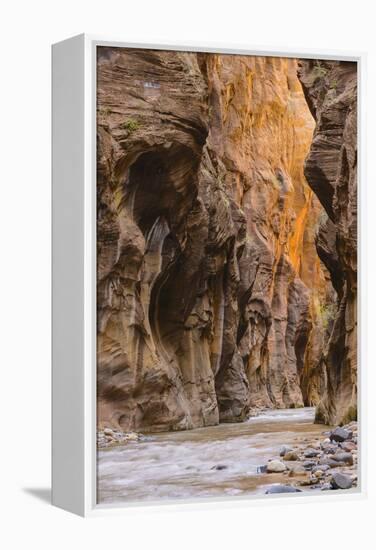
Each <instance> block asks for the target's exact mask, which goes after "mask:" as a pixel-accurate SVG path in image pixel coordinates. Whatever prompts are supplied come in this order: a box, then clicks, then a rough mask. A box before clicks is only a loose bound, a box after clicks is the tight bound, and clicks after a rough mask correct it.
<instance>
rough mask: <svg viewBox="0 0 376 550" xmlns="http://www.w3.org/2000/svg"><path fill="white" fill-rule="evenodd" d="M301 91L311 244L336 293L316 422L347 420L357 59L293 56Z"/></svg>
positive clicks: (353, 353) (353, 394) (352, 349)
mask: <svg viewBox="0 0 376 550" xmlns="http://www.w3.org/2000/svg"><path fill="white" fill-rule="evenodd" d="M299 76H300V80H301V82H302V85H303V90H304V93H305V96H306V99H307V103H308V105H309V106H310V109H311V112H312V114H313V116H314V117H315V119H316V129H315V133H314V137H313V141H312V145H311V149H310V153H309V156H308V157H307V160H306V165H305V175H306V178H307V180H308V183H309V185H310V187H311V188H312V190H313V191H314V192H315V194H316V195H317V197H318V198H319V200H320V202H321V204H322V205H323V206H324V208H325V211H326V214H327V218H326V219H325V220H324V223H323V224H321V225H320V228H319V231H318V236H317V250H318V254H319V255H320V257H321V259H322V261H323V262H324V263H325V265H326V267H327V268H328V271H329V273H330V276H331V280H332V283H333V287H334V288H335V290H336V292H337V303H336V307H335V314H334V318H333V320H332V326H331V327H330V339H329V343H328V346H327V348H326V350H325V352H324V353H323V355H322V364H323V365H324V368H325V373H326V377H327V380H328V383H327V384H326V393H325V396H324V397H323V399H322V400H321V402H320V404H319V406H318V408H317V413H316V419H317V421H318V422H325V423H329V424H340V423H346V422H348V421H349V420H354V419H356V414H357V340H356V325H357V317H356V313H357V305H356V304H357V73H356V63H352V62H343V61H313V60H304V61H301V62H300V71H299Z"/></svg>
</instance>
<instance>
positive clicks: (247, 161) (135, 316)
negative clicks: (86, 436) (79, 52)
mask: <svg viewBox="0 0 376 550" xmlns="http://www.w3.org/2000/svg"><path fill="white" fill-rule="evenodd" d="M97 75H98V119H97V120H98V157H97V160H98V163H97V167H98V168H97V176H98V177H97V182H98V225H97V234H98V341H97V347H98V423H99V426H100V427H103V426H113V427H120V428H121V429H123V430H130V429H132V430H142V431H158V430H170V429H188V428H192V427H198V426H208V425H214V424H217V423H218V422H220V421H227V422H234V421H240V420H243V419H244V418H246V416H247V414H248V413H249V411H250V410H251V409H252V408H254V407H299V406H303V404H305V405H316V404H317V403H318V402H319V400H320V392H321V389H322V386H323V384H325V376H326V374H325V372H324V366H323V364H322V361H321V357H322V353H323V349H324V347H325V344H326V342H327V340H328V337H329V335H328V332H329V330H330V327H331V323H332V316H331V315H329V313H330V312H329V306H330V305H331V304H332V303H333V301H335V291H334V290H333V287H332V284H331V281H330V277H329V273H328V271H327V269H326V267H325V266H324V264H323V263H322V262H321V261H320V258H319V256H318V254H317V250H316V244H315V239H316V233H317V228H318V226H319V225H320V223H321V221H322V219H323V217H325V215H326V214H325V212H324V209H323V207H322V206H321V204H320V202H319V200H318V198H317V196H316V195H315V194H314V192H313V190H312V189H311V188H310V186H309V185H308V183H307V181H306V179H305V176H304V162H305V159H306V157H307V156H308V154H309V152H310V147H311V143H312V136H313V133H314V129H315V121H314V118H313V117H312V114H311V112H310V109H309V106H308V104H307V100H306V98H305V95H304V93H303V90H302V86H301V83H300V81H299V78H298V62H297V60H295V59H286V58H271V57H269V58H268V57H252V56H237V55H223V54H204V53H199V54H196V53H182V52H164V51H152V50H131V49H121V48H99V58H98V65H97ZM323 312H325V315H323ZM328 312H329V313H328Z"/></svg>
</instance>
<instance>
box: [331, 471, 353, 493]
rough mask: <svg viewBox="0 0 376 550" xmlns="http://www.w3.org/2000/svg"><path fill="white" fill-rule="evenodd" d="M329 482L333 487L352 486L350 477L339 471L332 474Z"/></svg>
mask: <svg viewBox="0 0 376 550" xmlns="http://www.w3.org/2000/svg"><path fill="white" fill-rule="evenodd" d="M330 484H331V486H332V487H333V489H350V487H352V478H351V477H350V476H348V475H346V474H343V473H341V472H335V473H334V474H333V475H332V479H331V480H330Z"/></svg>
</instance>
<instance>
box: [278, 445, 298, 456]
mask: <svg viewBox="0 0 376 550" xmlns="http://www.w3.org/2000/svg"><path fill="white" fill-rule="evenodd" d="M293 450H294V449H293V448H292V447H289V446H288V445H282V447H281V449H280V451H279V456H285V455H286V454H287V453H290V452H291V451H293Z"/></svg>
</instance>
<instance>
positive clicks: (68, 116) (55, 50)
mask: <svg viewBox="0 0 376 550" xmlns="http://www.w3.org/2000/svg"><path fill="white" fill-rule="evenodd" d="M97 46H116V47H124V48H145V49H163V50H180V51H194V52H197V51H203V52H219V53H233V54H247V55H258V56H260V55H263V56H282V57H299V58H315V59H338V60H346V61H354V62H356V63H357V65H358V97H359V102H358V151H359V152H360V158H359V165H358V166H359V168H358V176H359V179H358V181H359V185H358V199H359V200H358V205H359V206H358V212H359V216H358V229H359V233H358V252H359V256H358V265H359V275H358V278H359V288H360V292H359V296H360V297H359V302H358V303H359V305H358V314H359V316H358V318H359V324H358V358H359V365H360V368H359V374H358V376H359V388H360V391H359V396H358V400H359V407H358V410H359V411H360V413H359V417H360V418H359V420H360V476H359V483H358V487H357V489H356V490H351V491H344V492H338V491H334V492H330V494H329V493H324V494H322V493H321V494H320V493H318V494H316V493H313V494H312V495H309V496H307V495H306V494H301V495H300V494H298V495H296V496H295V495H293V496H292V495H272V496H271V497H269V498H268V499H267V500H265V498H263V499H261V500H260V498H257V497H256V498H255V497H252V498H250V497H231V502H232V503H234V504H242V505H244V503H247V504H248V505H250V504H251V505H255V504H257V505H260V504H262V505H268V506H269V505H270V504H271V501H273V502H283V501H284V500H285V499H286V498H288V499H290V500H291V499H293V500H294V501H297V499H299V501H300V500H301V499H303V500H311V499H315V500H316V499H321V500H325V501H328V499H330V500H338V499H348V498H353V499H354V498H363V497H364V496H365V495H366V487H367V483H366V448H365V444H366V437H365V436H364V430H365V425H366V395H365V387H366V370H367V364H366V341H365V330H364V323H365V318H366V311H365V309H366V302H365V296H366V292H367V290H366V263H365V262H366V258H365V250H366V246H365V241H366V228H365V224H366V220H365V202H366V183H365V153H364V151H365V148H364V139H365V108H364V106H365V70H366V69H365V67H366V56H365V54H364V53H359V52H355V53H343V52H337V51H321V50H315V51H313V50H309V51H307V50H305V51H296V50H293V49H285V48H283V49H281V50H280V51H277V50H275V49H273V50H272V49H270V50H268V49H265V47H263V48H257V47H255V46H244V47H241V48H240V47H232V46H231V45H228V44H205V43H200V44H193V43H184V44H183V43H174V44H135V43H127V42H124V41H122V40H119V41H117V40H113V39H111V38H103V37H95V36H90V35H85V34H81V35H79V36H76V37H73V38H69V39H68V40H65V41H63V42H59V43H57V44H54V45H53V47H52V100H53V104H52V189H53V193H52V234H53V236H52V239H53V253H52V275H53V283H52V299H53V311H52V374H53V376H52V502H53V504H54V505H55V506H58V507H60V508H63V509H65V510H68V511H70V512H73V513H75V514H79V515H81V516H92V515H98V514H108V513H113V512H114V511H115V509H119V508H124V507H125V505H124V504H122V505H119V506H115V507H114V506H112V507H109V506H104V505H100V506H98V505H97V503H96V137H95V136H96V47H97ZM186 502H188V501H186ZM228 502H229V497H226V499H221V501H219V502H218V501H215V502H213V500H210V504H209V503H208V501H205V499H204V500H202V499H200V501H199V502H198V501H194V502H193V503H192V502H190V505H194V506H195V507H203V506H204V507H205V506H208V505H210V506H213V505H214V506H220V505H222V504H225V503H226V505H228ZM156 504H157V505H158V506H159V505H160V503H156ZM168 504H169V505H170V506H176V502H173V501H172V502H169V503H168ZM132 506H134V505H133V504H132ZM179 506H181V501H180V502H179Z"/></svg>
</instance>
